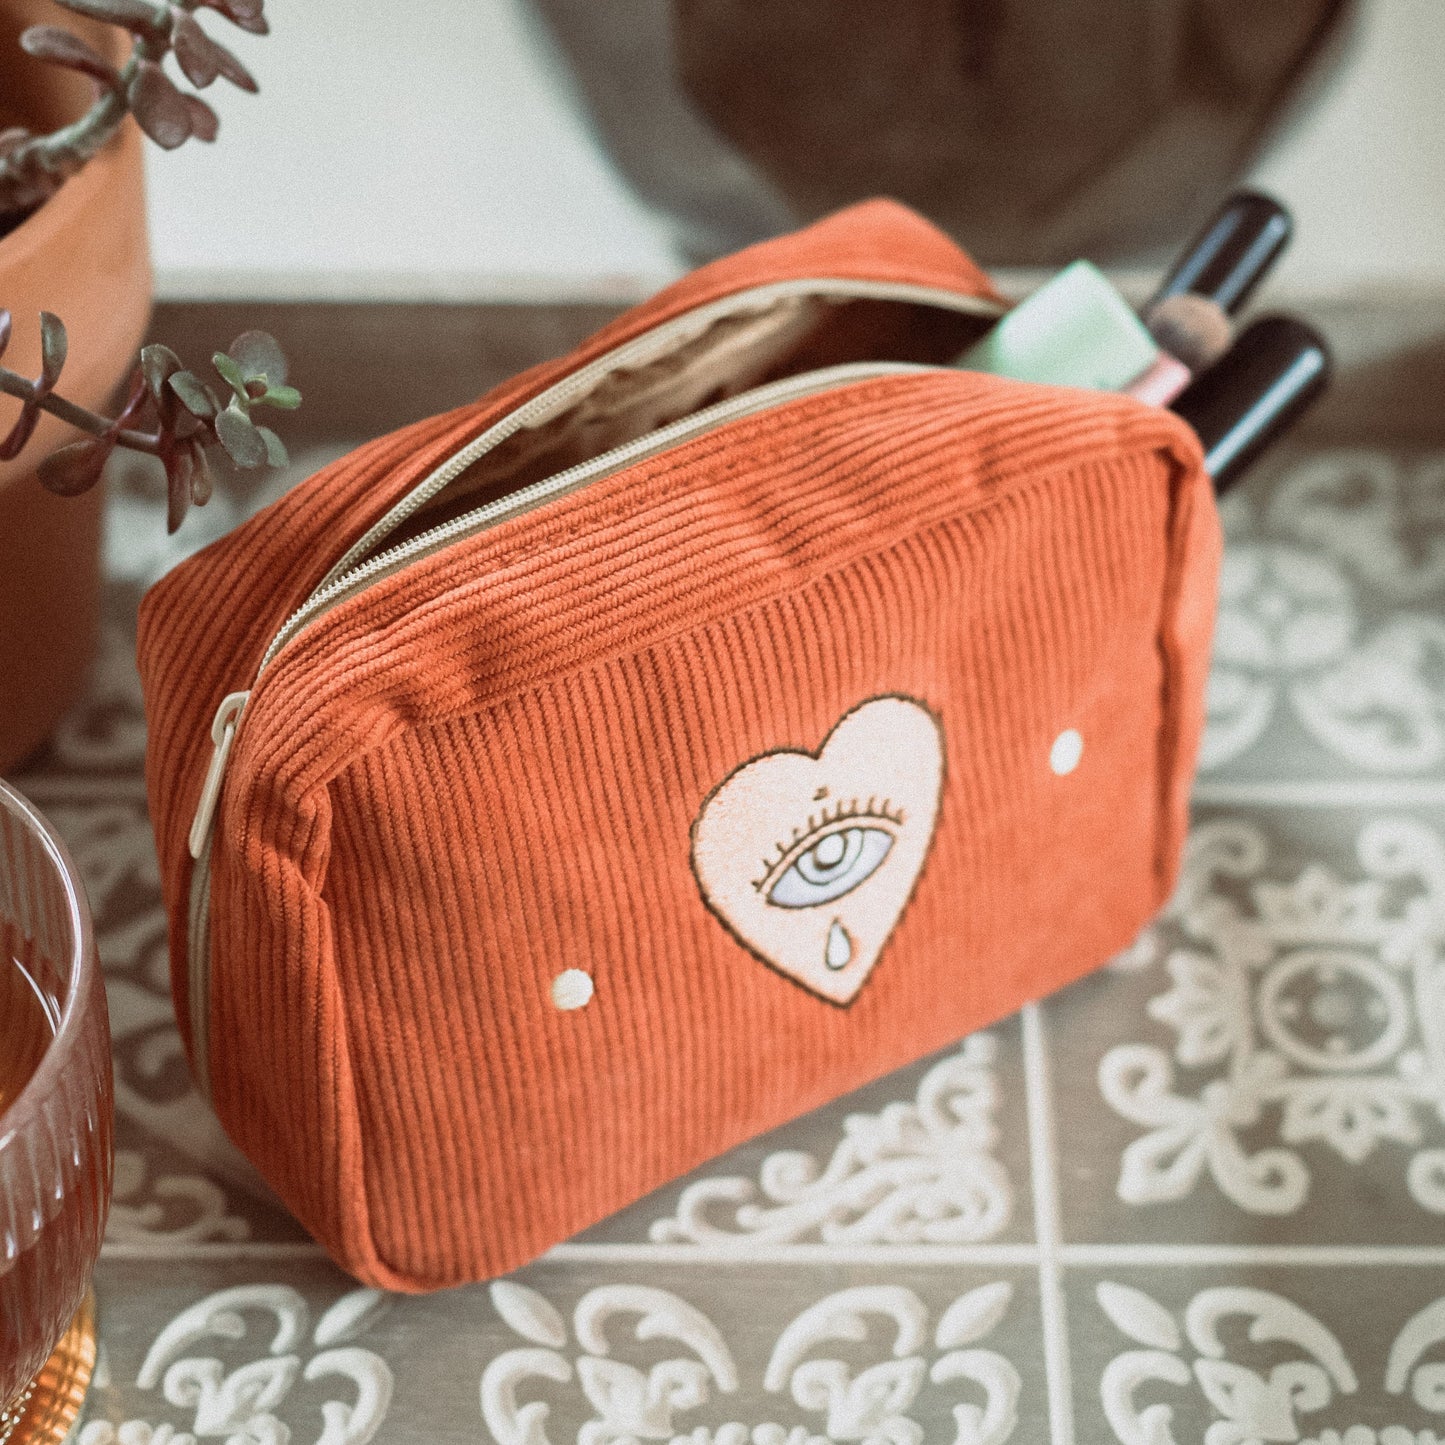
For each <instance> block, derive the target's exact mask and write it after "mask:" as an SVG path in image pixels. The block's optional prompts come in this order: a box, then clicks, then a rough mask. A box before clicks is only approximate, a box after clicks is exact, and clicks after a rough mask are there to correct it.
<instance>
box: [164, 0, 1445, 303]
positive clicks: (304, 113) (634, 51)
mask: <svg viewBox="0 0 1445 1445" xmlns="http://www.w3.org/2000/svg"><path fill="white" fill-rule="evenodd" d="M267 14H268V17H269V18H270V21H271V26H272V34H271V36H270V37H269V38H267V39H264V40H257V39H254V38H252V37H248V36H244V35H238V34H235V33H234V32H233V33H232V34H230V35H229V36H228V37H227V43H231V42H232V41H234V42H235V48H236V50H237V52H238V54H240V56H241V58H242V59H243V60H244V61H245V62H246V63H247V64H248V65H250V66H251V68H252V69H253V70H254V72H255V74H256V75H257V77H258V78H259V80H260V82H261V88H262V92H263V95H262V99H261V100H260V101H259V102H258V101H254V100H251V99H250V98H248V97H246V96H244V95H241V94H239V93H236V92H229V93H223V91H225V88H224V87H216V88H214V89H213V90H212V91H211V92H209V96H208V98H210V99H211V100H212V103H213V104H215V105H216V106H217V108H218V109H219V110H220V111H221V117H222V126H221V130H222V134H221V137H220V141H219V144H218V147H217V148H216V149H215V150H213V149H212V148H210V147H207V146H200V145H193V146H188V147H184V148H183V149H182V150H180V151H179V152H177V153H175V154H171V155H162V154H159V153H158V152H156V151H155V150H154V148H152V149H151V150H150V151H149V153H148V156H147V161H148V164H149V168H150V170H149V175H150V188H151V206H152V210H151V231H152V236H153V244H154V248H155V259H156V263H157V268H158V273H159V274H158V282H159V295H160V297H161V298H162V299H189V298H206V299H253V298H268V299H278V300H279V299H335V300H354V299H378V300H405V301H431V300H465V301H507V300H518V301H539V300H545V301H557V300H564V299H572V300H597V301H618V300H626V299H630V298H631V297H634V296H636V295H639V294H643V293H645V292H647V291H650V290H652V289H654V288H655V287H656V286H657V285H658V284H659V283H661V282H662V281H664V280H666V279H668V278H669V277H671V276H673V275H675V274H676V273H677V272H678V271H679V270H681V269H683V268H684V267H685V266H686V265H688V264H690V263H691V262H693V261H696V260H698V259H702V258H704V257H706V256H707V255H710V254H714V253H716V252H718V251H721V250H726V249H730V248H732V247H734V246H736V245H739V244H743V243H745V242H747V241H749V240H752V239H756V238H757V237H758V236H760V235H764V234H768V233H770V232H772V231H776V230H780V229H786V228H787V227H788V226H790V225H792V224H795V223H797V222H799V221H801V220H805V219H807V218H808V217H810V216H812V215H815V214H819V213H821V212H822V211H824V210H827V209H831V207H832V206H833V205H835V204H839V203H841V202H843V201H845V200H847V199H850V198H852V197H854V196H857V195H863V194H870V193H874V192H891V193H893V194H895V195H900V196H901V197H902V198H903V199H906V200H910V201H912V202H913V203H914V204H917V205H919V206H920V207H921V208H922V209H924V210H926V211H928V212H929V213H930V214H932V215H934V217H935V219H938V220H940V221H942V222H944V223H945V224H947V225H948V226H949V227H950V228H951V229H952V230H954V232H955V233H956V234H958V235H959V236H960V238H961V239H962V240H963V241H964V242H965V244H966V245H968V246H970V248H971V249H973V250H974V251H975V253H976V254H978V255H979V256H980V258H981V259H983V260H985V261H987V262H989V263H990V264H993V265H996V266H997V265H1009V264H1018V265H1024V266H1043V265H1049V264H1054V263H1058V262H1063V261H1067V260H1069V259H1071V258H1072V257H1073V256H1075V255H1078V254H1086V255H1089V256H1091V257H1092V258H1093V259H1095V260H1099V261H1103V262H1106V263H1108V264H1111V265H1113V266H1115V267H1117V268H1121V269H1124V270H1127V269H1129V268H1131V267H1141V268H1142V267H1147V266H1150V265H1153V264H1157V263H1159V262H1162V260H1163V259H1164V258H1165V257H1166V255H1167V254H1168V252H1169V250H1170V249H1171V247H1172V246H1173V245H1175V244H1177V243H1178V242H1179V241H1180V240H1182V239H1184V237H1185V233H1187V232H1188V231H1189V230H1190V229H1191V228H1192V226H1193V225H1194V224H1196V223H1197V222H1198V221H1199V220H1200V219H1201V217H1202V216H1203V214H1204V213H1205V212H1206V211H1207V210H1208V209H1209V208H1210V206H1211V205H1212V204H1213V203H1214V202H1215V201H1216V200H1217V199H1218V197H1219V196H1220V195H1221V194H1222V193H1223V191H1224V190H1225V189H1226V188H1227V186H1228V184H1229V183H1230V181H1231V180H1232V179H1234V178H1235V177H1237V176H1239V175H1241V174H1242V175H1245V176H1248V177H1252V178H1253V180H1254V181H1255V182H1256V183H1258V184H1259V185H1262V186H1264V187H1266V188H1268V189H1270V190H1272V191H1274V192H1275V193H1277V194H1278V195H1279V196H1281V198H1282V199H1284V200H1285V201H1286V202H1287V203H1288V204H1289V205H1290V206H1291V207H1292V208H1293V210H1294V212H1295V216H1296V221H1297V231H1296V237H1297V239H1296V242H1295V245H1294V247H1293V249H1292V250H1291V252H1290V253H1289V254H1288V256H1287V257H1286V259H1285V262H1284V264H1283V266H1282V268H1281V270H1280V272H1279V273H1278V275H1277V279H1276V280H1275V282H1274V288H1275V289H1277V290H1278V291H1281V292H1285V293H1298V294H1308V295H1322V294H1331V293H1339V292H1346V291H1348V292H1350V293H1352V294H1356V295H1358V294H1359V292H1360V289H1361V288H1362V287H1366V288H1375V287H1384V288H1390V289H1397V288H1401V287H1404V288H1411V289H1413V288H1416V287H1419V288H1422V289H1425V288H1432V287H1438V286H1439V285H1440V284H1441V283H1442V282H1445V4H1442V0H1361V3H1360V4H1358V5H1350V4H1346V3H1343V0H1251V3H1248V4H1239V3H1215V4H1209V3H1194V0H1138V3H1133V0H1128V3H1120V0H1070V3H1063V0H1059V3H1053V4H1046V3H1040V0H1034V3H1032V4H1029V5H1021V4H1015V3H1014V0H969V3H964V4H960V3H957V0H891V3H890V4H888V5H885V6H878V5H876V4H874V3H872V0H811V3H810V0H768V3H767V4H758V3H756V0H674V3H669V0H609V3H607V4H597V3H595V0H428V3H427V4H426V5H425V6H398V5H396V4H394V3H389V0H308V3H306V4H304V5H302V4H297V3H293V0H271V3H270V4H269V5H268V7H267ZM222 28H225V27H222ZM875 32H876V33H875ZM1146 77H1147V79H1146ZM1042 134H1047V135H1048V137H1049V142H1048V144H1047V145H1040V144H1039V141H1038V136H1039V135H1042Z"/></svg>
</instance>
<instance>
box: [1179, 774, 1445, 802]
mask: <svg viewBox="0 0 1445 1445" xmlns="http://www.w3.org/2000/svg"><path fill="white" fill-rule="evenodd" d="M1189 801H1190V802H1191V803H1192V804H1203V805H1204V806H1205V807H1213V808H1218V807H1249V806H1253V807H1264V808H1269V807H1277V808H1283V807H1297V808H1409V807H1439V806H1440V805H1442V804H1445V783H1439V782H1434V781H1430V780H1428V779H1418V780H1411V779H1400V778H1276V779H1261V780H1259V781H1256V782H1239V783H1226V782H1217V783H1216V782H1209V781H1207V780H1206V781H1204V782H1197V783H1195V785H1194V788H1193V791H1192V792H1191V793H1190V796H1189Z"/></svg>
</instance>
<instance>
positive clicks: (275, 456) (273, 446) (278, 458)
mask: <svg viewBox="0 0 1445 1445" xmlns="http://www.w3.org/2000/svg"><path fill="white" fill-rule="evenodd" d="M256 430H257V431H258V432H260V433H261V440H262V441H263V442H265V443H266V461H267V462H268V463H269V464H270V465H271V466H273V467H284V466H285V465H286V464H287V463H288V462H289V461H290V460H291V458H290V456H289V455H288V454H287V451H286V443H285V442H283V441H282V440H281V438H280V437H278V436H277V435H276V433H275V432H273V431H272V430H271V428H270V427H268V426H258V427H257V428H256Z"/></svg>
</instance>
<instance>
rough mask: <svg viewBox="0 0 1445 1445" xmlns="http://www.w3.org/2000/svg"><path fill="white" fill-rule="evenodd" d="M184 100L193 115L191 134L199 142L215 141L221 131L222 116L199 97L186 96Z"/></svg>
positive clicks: (183, 97)
mask: <svg viewBox="0 0 1445 1445" xmlns="http://www.w3.org/2000/svg"><path fill="white" fill-rule="evenodd" d="M182 99H183V100H184V101H185V103H186V109H187V110H188V111H189V112H190V115H191V134H192V135H193V136H195V138H196V139H197V140H203V141H213V140H215V138H216V137H217V135H219V134H220V131H221V118H220V116H218V115H217V114H216V112H215V111H213V110H212V109H211V107H210V106H208V105H207V104H206V102H205V101H203V100H202V99H201V97H200V96H199V95H186V96H182Z"/></svg>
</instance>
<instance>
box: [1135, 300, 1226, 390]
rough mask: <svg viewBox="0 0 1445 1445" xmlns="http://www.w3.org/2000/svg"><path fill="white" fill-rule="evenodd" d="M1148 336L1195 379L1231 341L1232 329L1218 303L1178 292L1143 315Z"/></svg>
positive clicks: (1218, 356) (1215, 359)
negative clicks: (1191, 373) (1179, 362)
mask: <svg viewBox="0 0 1445 1445" xmlns="http://www.w3.org/2000/svg"><path fill="white" fill-rule="evenodd" d="M1144 324H1145V325H1146V326H1147V327H1148V328H1149V334H1150V335H1151V336H1152V337H1153V338H1154V340H1155V341H1156V342H1157V343H1158V344H1159V346H1160V347H1161V348H1162V349H1163V350H1165V351H1167V352H1168V353H1169V354H1170V356H1172V357H1174V358H1175V360H1177V361H1182V362H1183V363H1184V365H1185V366H1187V367H1188V368H1189V370H1190V371H1191V372H1193V373H1194V375H1195V376H1198V375H1199V373H1200V372H1201V371H1208V370H1209V368H1210V367H1211V366H1213V365H1214V363H1215V362H1216V361H1218V360H1219V358H1220V357H1221V356H1223V355H1224V353H1225V352H1226V351H1228V350H1229V345H1230V342H1232V341H1233V340H1234V326H1233V323H1231V321H1230V319H1229V317H1228V316H1227V315H1225V313H1224V309H1223V308H1222V307H1221V306H1220V305H1219V303H1218V302H1217V301H1211V300H1210V299H1209V297H1207V296H1198V295H1195V293H1194V292H1192V291H1181V292H1178V293H1176V294H1175V295H1173V296H1166V297H1165V298H1164V299H1163V300H1162V301H1158V302H1156V303H1155V304H1154V305H1153V306H1151V307H1150V308H1149V310H1148V311H1146V312H1145V313H1144Z"/></svg>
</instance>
